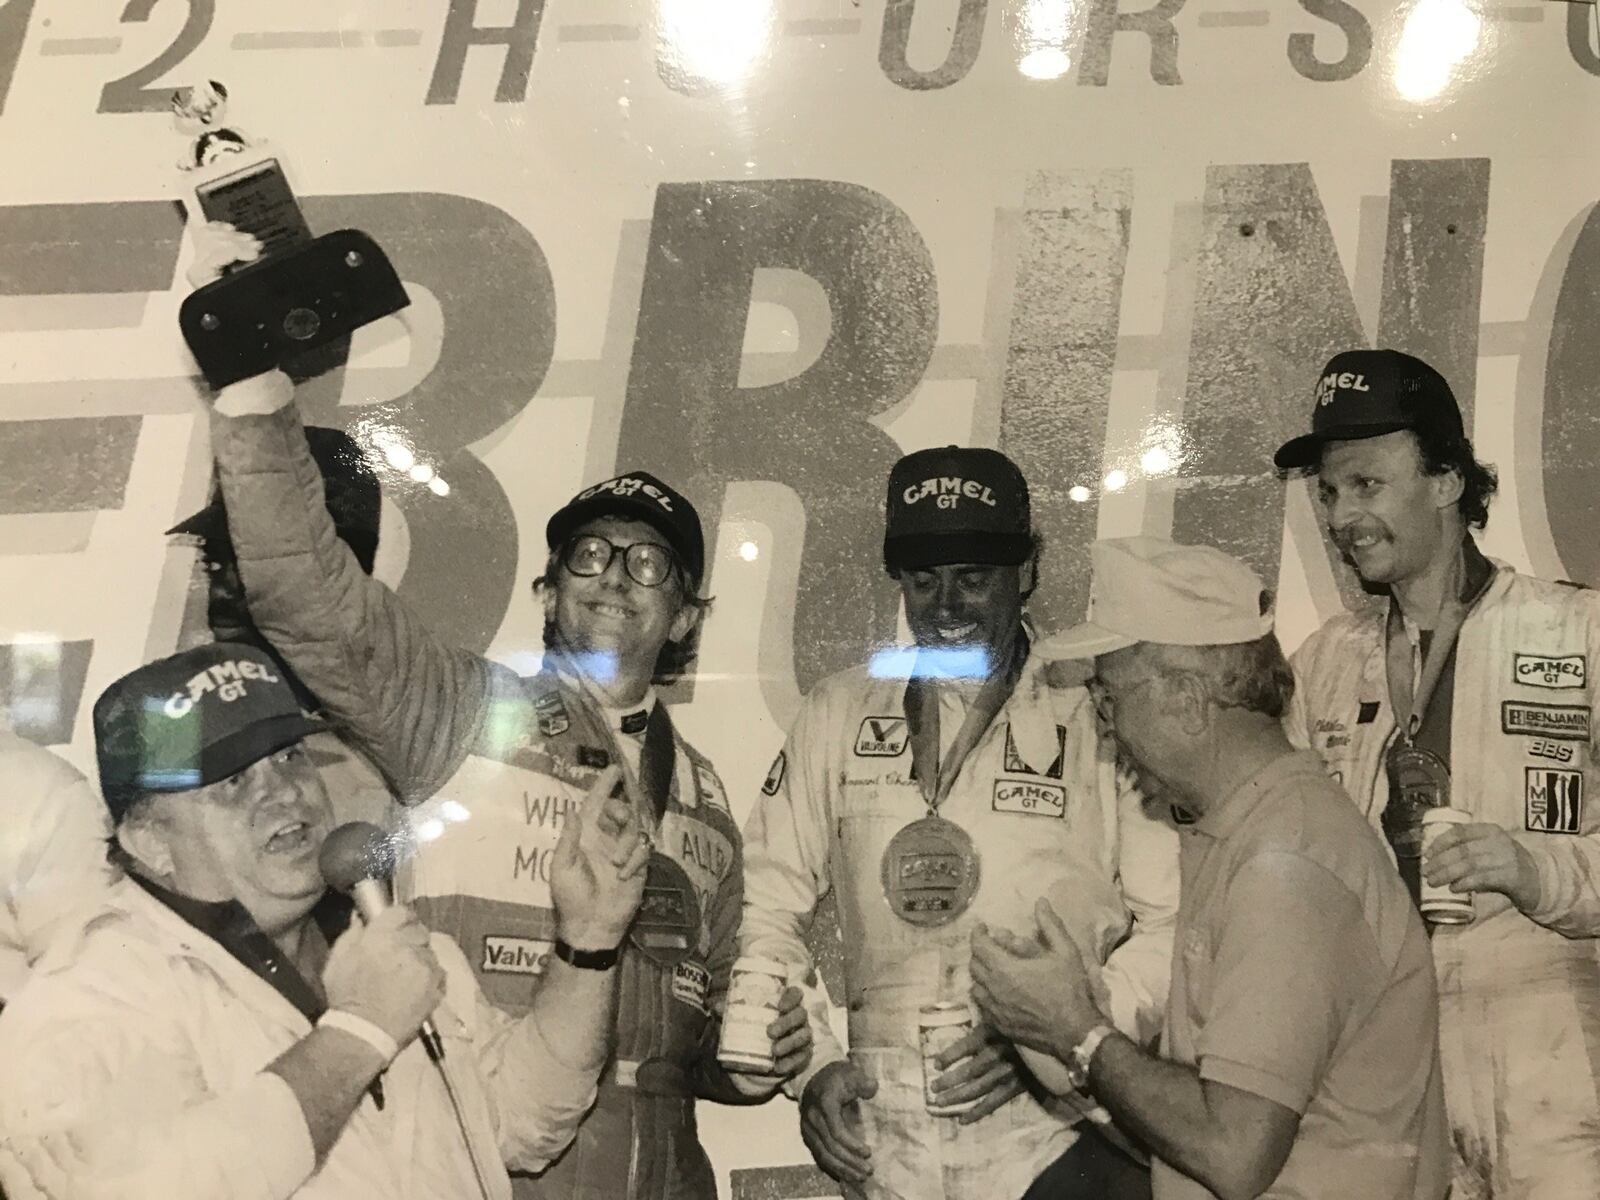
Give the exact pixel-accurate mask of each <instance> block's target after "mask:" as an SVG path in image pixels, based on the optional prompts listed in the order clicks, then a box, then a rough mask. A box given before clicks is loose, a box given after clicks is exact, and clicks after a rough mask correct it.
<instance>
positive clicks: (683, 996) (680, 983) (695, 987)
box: [672, 962, 711, 1016]
mask: <svg viewBox="0 0 1600 1200" xmlns="http://www.w3.org/2000/svg"><path fill="white" fill-rule="evenodd" d="M710 990H711V972H710V971H708V970H706V969H705V968H704V967H702V966H701V965H700V964H699V963H697V962H681V963H679V964H678V965H677V966H676V967H674V968H672V998H673V999H674V1000H681V1001H683V1002H684V1003H685V1004H687V1005H689V1007H691V1008H693V1009H696V1010H697V1011H698V1012H699V1013H700V1014H701V1015H702V1016H708V1015H710V1009H708V1008H707V1007H706V993H707V992H709V991H710Z"/></svg>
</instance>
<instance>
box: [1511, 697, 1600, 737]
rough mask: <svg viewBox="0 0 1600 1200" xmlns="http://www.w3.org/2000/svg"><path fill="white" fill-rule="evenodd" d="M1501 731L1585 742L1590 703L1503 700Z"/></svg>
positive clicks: (1587, 735)
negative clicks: (1535, 702) (1536, 702)
mask: <svg viewBox="0 0 1600 1200" xmlns="http://www.w3.org/2000/svg"><path fill="white" fill-rule="evenodd" d="M1500 731H1501V732H1502V733H1514V734H1524V735H1527V736H1529V737H1548V738H1560V739H1561V740H1562V741H1567V742H1586V741H1588V740H1589V706H1588V705H1587V704H1528V703H1525V702H1524V701H1521V700H1502V701H1501V702H1500Z"/></svg>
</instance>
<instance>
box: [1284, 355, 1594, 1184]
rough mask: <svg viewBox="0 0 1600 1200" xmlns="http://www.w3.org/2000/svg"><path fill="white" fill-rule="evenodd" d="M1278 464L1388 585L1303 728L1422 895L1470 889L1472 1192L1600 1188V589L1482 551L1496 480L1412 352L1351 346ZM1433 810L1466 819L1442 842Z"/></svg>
mask: <svg viewBox="0 0 1600 1200" xmlns="http://www.w3.org/2000/svg"><path fill="white" fill-rule="evenodd" d="M1275 461H1276V462H1277V465H1278V466H1279V467H1280V468H1284V469H1288V470H1296V469H1310V470H1311V471H1313V472H1314V473H1315V476H1316V481H1317V494H1318V497H1319V499H1320V501H1321V505H1322V511H1323V515H1324V518H1325V519H1326V521H1327V525H1328V530H1329V533H1330V534H1331V535H1332V537H1333V540H1334V542H1335V543H1336V544H1337V545H1338V547H1339V549H1340V551H1341V552H1342V553H1343V554H1344V556H1345V558H1346V559H1347V560H1348V561H1349V562H1350V563H1351V564H1352V565H1353V566H1354V568H1355V570H1356V572H1357V574H1359V575H1360V577H1361V581H1362V583H1363V585H1364V586H1366V588H1367V590H1368V591H1371V592H1374V593H1377V594H1380V595H1385V594H1386V596H1387V599H1386V602H1385V603H1383V604H1381V605H1378V606H1375V607H1373V608H1371V609H1369V610H1367V611H1362V612H1352V613H1344V614H1341V615H1339V616H1337V617H1335V618H1333V620H1331V621H1329V622H1328V623H1327V624H1326V625H1324V626H1323V627H1322V628H1321V629H1320V630H1318V631H1317V632H1316V633H1314V634H1313V635H1312V636H1311V637H1310V638H1308V639H1307V640H1306V642H1305V644H1304V645H1303V646H1301V647H1300V649H1299V651H1298V652H1297V653H1296V654H1295V655H1294V659H1293V664H1294V670H1295V674H1296V677H1297V679H1298V686H1297V688H1296V690H1295V702H1294V704H1293V706H1292V708H1291V710H1290V713H1289V717H1288V729H1289V732H1290V736H1291V738H1292V739H1293V740H1294V741H1295V742H1296V743H1297V744H1299V745H1309V746H1311V747H1313V748H1314V749H1316V750H1317V751H1318V753H1319V754H1320V755H1321V756H1322V758H1323V760H1324V762H1325V763H1326V765H1327V768H1328V770H1329V772H1330V773H1331V774H1333V775H1334V776H1335V778H1337V779H1339V780H1340V781H1341V782H1342V783H1343V784H1344V787H1345V790H1346V791H1347V792H1349V794H1350V795H1351V796H1352V797H1353V798H1354V800H1355V802H1356V804H1357V805H1359V806H1360V807H1361V809H1362V810H1363V811H1364V812H1365V813H1366V814H1367V817H1368V818H1369V819H1370V820H1371V821H1372V823H1373V824H1374V825H1377V826H1378V827H1379V828H1380V829H1381V830H1382V831H1383V833H1384V836H1385V837H1386V838H1387V840H1388V842H1389V844H1390V846H1391V848H1392V850H1393V852H1394V855H1395V858H1396V862H1397V863H1398V865H1399V870H1400V873H1401V876H1402V877H1403V878H1404V879H1405V880H1406V882H1407V883H1408V885H1409V886H1410V888H1411V890H1412V895H1413V897H1414V898H1415V897H1416V895H1417V892H1418V889H1419V887H1420V886H1421V883H1422V882H1423V881H1426V882H1427V883H1428V884H1429V885H1433V886H1436V887H1437V886H1443V887H1448V888H1449V890H1450V891H1451V892H1454V893H1457V894H1460V895H1466V896H1470V897H1471V900H1472V910H1473V911H1472V919H1471V921H1470V923H1469V924H1464V925H1442V924H1440V925H1435V926H1433V928H1432V934H1433V938H1432V945H1433V958H1434V963H1435V967H1436V969H1437V972H1438V976H1439V1003H1440V1026H1439V1037H1440V1050H1441V1054H1442V1061H1443V1066H1444V1083H1445V1101H1446V1104H1447V1107H1448V1109H1449V1114H1450V1121H1451V1125H1452V1129H1453V1134H1454V1140H1455V1146H1456V1152H1457V1163H1456V1170H1455V1187H1456V1190H1455V1193H1454V1195H1456V1196H1457V1197H1469V1198H1470V1197H1480V1196H1492V1197H1499V1198H1519V1200H1520V1198H1529V1200H1565V1198H1567V1197H1580V1196H1581V1197H1588V1196H1594V1195H1597V1194H1600V1082H1597V1080H1600V941H1596V937H1597V935H1600V815H1597V813H1596V812H1595V810H1594V805H1593V804H1592V803H1591V802H1590V801H1591V797H1590V796H1589V795H1588V793H1589V792H1590V790H1591V789H1592V787H1593V786H1594V785H1595V783H1596V782H1597V775H1596V768H1595V740H1594V731H1593V722H1592V717H1593V706H1594V703H1595V686H1594V684H1593V683H1592V682H1591V681H1590V680H1589V678H1588V668H1589V664H1590V663H1591V662H1594V663H1596V664H1597V666H1600V658H1597V654H1600V596H1597V595H1596V594H1595V593H1594V592H1591V591H1589V590H1587V589H1584V588H1579V587H1576V586H1572V585H1565V584H1558V583H1549V582H1546V581H1544V580H1540V579H1535V578H1532V577H1531V576H1528V575H1524V574H1521V573H1519V572H1517V571H1514V570H1512V569H1511V568H1510V567H1507V566H1505V565H1503V564H1497V563H1494V562H1491V561H1490V560H1489V559H1487V558H1485V557H1484V555H1483V553H1482V552H1481V551H1480V550H1479V549H1478V546H1477V543H1476V541H1475V540H1474V538H1473V536H1472V531H1473V530H1475V529H1482V528H1483V527H1484V525H1485V524H1486V522H1487V521H1488V511H1489V501H1490V499H1491V498H1492V497H1493V495H1494V492H1495V487H1496V479H1495V474H1494V472H1493V470H1492V469H1490V468H1489V467H1487V466H1485V465H1484V464H1482V463H1480V462H1478V461H1477V459H1476V457H1475V456H1474V454H1473V449H1472V443H1471V442H1470V441H1469V440H1468V438H1467V436H1466V431H1465V429H1464V427H1463V424H1462V419H1461V412H1460V409H1459V408H1458V407H1457V405H1456V401H1455V397H1454V395H1453V394H1452V393H1451V390H1450V386H1449V384H1448V383H1447V382H1446V381H1445V379H1444V377H1443V376H1442V375H1440V374H1439V373H1438V372H1437V371H1435V370H1434V369H1433V368H1432V367H1430V366H1428V364H1426V363H1424V362H1423V361H1421V360H1420V359H1417V358H1414V357H1412V356H1411V355H1408V354H1402V353H1400V352H1398V351H1395V350H1352V351H1347V352H1345V353H1343V354H1339V355H1336V356H1335V357H1334V358H1333V360H1332V361H1331V362H1329V363H1328V365H1327V367H1326V368H1325V370H1324V371H1323V374H1322V376H1321V378H1320V380H1319V382H1318V385H1317V391H1316V398H1315V404H1314V407H1313V409H1312V416H1311V432H1310V433H1308V434H1306V435H1304V436H1302V437H1297V438H1295V439H1293V440H1291V441H1289V442H1287V443H1286V444H1285V445H1284V446H1283V447H1282V448H1281V449H1279V451H1278V452H1277V455H1276V458H1275ZM1436 805H1448V806H1450V807H1452V808H1455V809H1457V810H1461V811H1462V812H1464V813H1465V814H1466V820H1465V821H1464V822H1462V823H1458V824H1455V825H1453V826H1450V827H1448V828H1446V829H1444V830H1443V831H1442V832H1440V833H1438V835H1437V837H1436V838H1435V839H1434V840H1433V841H1432V842H1431V845H1430V847H1429V850H1428V852H1427V854H1426V855H1423V854H1422V831H1421V819H1422V815H1423V813H1424V812H1425V811H1426V810H1427V809H1428V808H1429V807H1431V806H1436Z"/></svg>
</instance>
